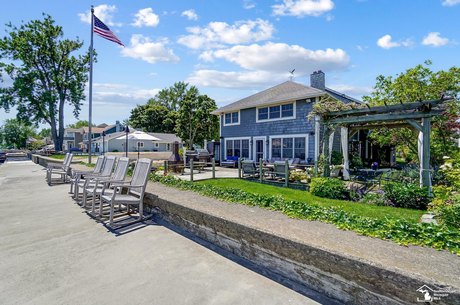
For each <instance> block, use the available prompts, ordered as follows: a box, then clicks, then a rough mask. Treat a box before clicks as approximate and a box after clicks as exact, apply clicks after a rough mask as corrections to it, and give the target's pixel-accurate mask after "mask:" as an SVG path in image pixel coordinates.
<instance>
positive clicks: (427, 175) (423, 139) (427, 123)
mask: <svg viewBox="0 0 460 305" xmlns="http://www.w3.org/2000/svg"><path fill="white" fill-rule="evenodd" d="M430 133H431V118H430V117H426V118H422V131H421V132H420V134H419V141H418V142H419V145H420V144H421V145H420V146H421V147H420V146H419V158H420V160H419V161H420V185H421V186H426V187H427V188H428V190H429V192H430V194H431V172H430Z"/></svg>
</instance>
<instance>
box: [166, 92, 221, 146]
mask: <svg viewBox="0 0 460 305" xmlns="http://www.w3.org/2000/svg"><path fill="white" fill-rule="evenodd" d="M216 109H217V105H216V102H215V101H214V100H213V99H211V98H210V97H208V96H207V95H200V93H199V91H198V89H197V88H196V87H195V86H192V87H190V89H189V90H188V91H187V93H186V95H185V98H184V99H183V100H182V102H181V103H180V107H179V111H178V114H177V121H176V128H175V130H176V134H177V136H179V137H180V138H181V139H182V141H184V142H185V145H186V146H187V147H189V148H192V147H193V144H203V142H204V140H212V139H217V137H218V134H219V119H218V117H217V116H215V115H213V114H211V112H212V111H213V110H216Z"/></svg>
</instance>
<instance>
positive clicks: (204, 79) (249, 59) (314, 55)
mask: <svg viewBox="0 0 460 305" xmlns="http://www.w3.org/2000/svg"><path fill="white" fill-rule="evenodd" d="M261 54H263V56H261ZM200 58H201V59H202V60H204V61H214V60H216V59H223V60H226V61H228V62H231V63H234V64H237V65H238V66H239V67H240V68H242V69H243V70H242V71H217V70H211V69H199V70H197V71H195V72H194V73H193V74H192V75H191V76H190V77H189V78H188V80H187V81H189V82H190V83H193V84H195V85H200V86H208V87H223V88H246V89H254V88H261V87H266V86H268V85H272V84H275V83H279V82H282V81H286V80H288V79H289V73H288V71H289V70H291V69H294V68H295V69H296V75H299V76H302V75H305V74H310V73H311V72H312V71H315V70H319V69H321V70H323V71H332V70H343V69H346V68H347V67H348V65H349V62H350V59H349V56H348V55H347V53H346V52H345V51H343V50H342V49H325V50H314V51H313V50H308V49H305V48H303V47H300V46H297V45H288V44H285V43H272V42H268V43H266V44H264V45H258V44H253V45H249V46H244V45H238V46H234V47H231V48H228V49H220V50H208V51H205V52H203V53H202V54H201V55H200Z"/></svg>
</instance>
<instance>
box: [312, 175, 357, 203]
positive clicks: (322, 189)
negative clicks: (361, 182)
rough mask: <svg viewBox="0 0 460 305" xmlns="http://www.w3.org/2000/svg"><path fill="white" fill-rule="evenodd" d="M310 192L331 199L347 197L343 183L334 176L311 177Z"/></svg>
mask: <svg viewBox="0 0 460 305" xmlns="http://www.w3.org/2000/svg"><path fill="white" fill-rule="evenodd" d="M310 192H311V193H312V194H313V195H315V196H318V197H325V198H331V199H345V198H347V197H348V196H347V194H348V191H347V189H346V188H345V183H344V182H343V181H342V180H339V179H334V178H325V177H318V178H313V179H311V183H310Z"/></svg>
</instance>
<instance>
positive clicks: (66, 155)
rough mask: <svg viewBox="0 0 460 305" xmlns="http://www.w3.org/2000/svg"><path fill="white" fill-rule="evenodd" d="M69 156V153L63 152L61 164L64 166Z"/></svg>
mask: <svg viewBox="0 0 460 305" xmlns="http://www.w3.org/2000/svg"><path fill="white" fill-rule="evenodd" d="M69 156H70V153H66V154H65V157H64V161H62V164H63V166H65V165H66V164H67V162H68V161H69Z"/></svg>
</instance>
